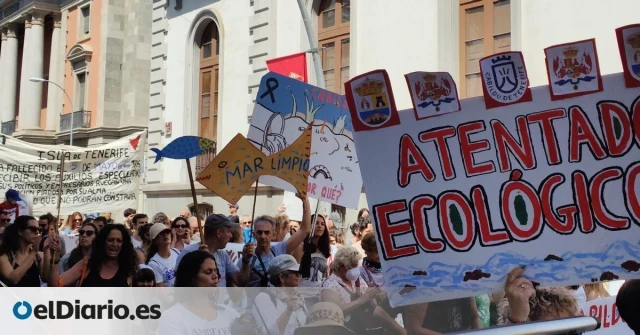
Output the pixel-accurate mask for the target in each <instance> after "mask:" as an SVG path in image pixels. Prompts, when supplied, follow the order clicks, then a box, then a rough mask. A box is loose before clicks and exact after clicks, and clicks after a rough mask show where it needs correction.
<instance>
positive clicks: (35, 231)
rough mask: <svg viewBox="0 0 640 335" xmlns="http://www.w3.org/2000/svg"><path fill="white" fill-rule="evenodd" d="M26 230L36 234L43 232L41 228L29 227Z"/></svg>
mask: <svg viewBox="0 0 640 335" xmlns="http://www.w3.org/2000/svg"><path fill="white" fill-rule="evenodd" d="M25 229H28V230H30V231H31V232H32V233H34V234H40V232H41V230H40V227H34V226H29V227H27V228H25Z"/></svg>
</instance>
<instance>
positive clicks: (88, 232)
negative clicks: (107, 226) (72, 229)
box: [78, 230, 95, 237]
mask: <svg viewBox="0 0 640 335" xmlns="http://www.w3.org/2000/svg"><path fill="white" fill-rule="evenodd" d="M93 233H95V232H94V231H93V230H78V235H80V236H85V235H86V236H87V237H91V236H93Z"/></svg>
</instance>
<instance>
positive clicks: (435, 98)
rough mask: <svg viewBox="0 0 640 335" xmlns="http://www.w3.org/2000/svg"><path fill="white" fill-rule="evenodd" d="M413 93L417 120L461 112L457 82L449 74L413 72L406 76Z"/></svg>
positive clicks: (410, 90) (412, 98)
mask: <svg viewBox="0 0 640 335" xmlns="http://www.w3.org/2000/svg"><path fill="white" fill-rule="evenodd" d="M404 77H405V79H406V80H407V85H408V86H409V92H411V102H412V103H413V111H414V113H416V119H418V120H420V119H424V118H428V117H432V116H437V115H442V114H446V113H451V112H457V111H459V110H460V100H458V89H457V88H456V82H455V81H454V80H453V78H452V77H451V75H450V74H449V73H447V72H412V73H408V74H405V75H404Z"/></svg>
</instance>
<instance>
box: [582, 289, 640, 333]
mask: <svg viewBox="0 0 640 335" xmlns="http://www.w3.org/2000/svg"><path fill="white" fill-rule="evenodd" d="M580 312H581V314H583V315H587V316H592V317H594V318H596V319H598V320H600V329H598V330H595V331H592V332H586V333H585V334H587V335H634V332H633V331H632V330H631V329H630V328H629V326H628V325H627V323H626V322H624V320H622V318H621V317H620V313H619V312H618V308H617V307H616V297H615V296H613V297H606V298H599V299H595V300H591V301H587V302H586V303H584V304H582V306H580Z"/></svg>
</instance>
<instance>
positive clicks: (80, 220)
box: [73, 219, 82, 222]
mask: <svg viewBox="0 0 640 335" xmlns="http://www.w3.org/2000/svg"><path fill="white" fill-rule="evenodd" d="M73 221H75V222H82V219H75V220H73Z"/></svg>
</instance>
